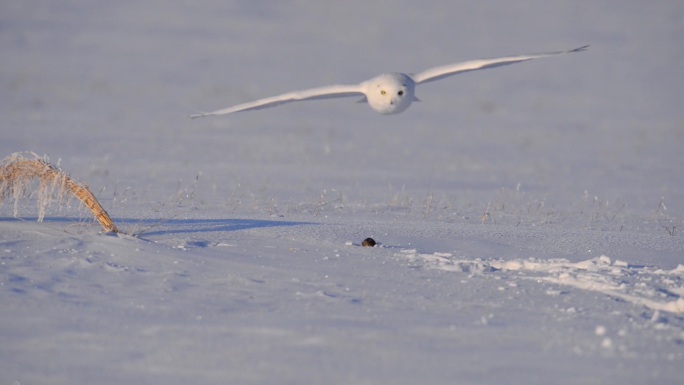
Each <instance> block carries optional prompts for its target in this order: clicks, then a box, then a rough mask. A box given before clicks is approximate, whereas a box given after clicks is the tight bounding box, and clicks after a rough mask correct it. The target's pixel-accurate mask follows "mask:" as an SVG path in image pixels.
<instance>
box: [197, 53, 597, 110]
mask: <svg viewBox="0 0 684 385" xmlns="http://www.w3.org/2000/svg"><path fill="white" fill-rule="evenodd" d="M588 47H589V46H588V45H585V46H583V47H579V48H575V49H571V50H569V51H558V52H546V53H539V54H531V55H518V56H507V57H500V58H495V59H481V60H469V61H465V62H460V63H455V64H448V65H444V66H440V67H434V68H430V69H428V70H425V71H422V72H418V73H415V74H409V75H407V74H403V73H398V72H390V73H385V74H382V75H378V76H376V77H374V78H372V79H369V80H366V81H364V82H361V83H359V84H350V85H333V86H326V87H319V88H310V89H307V90H302V91H293V92H288V93H286V94H282V95H278V96H273V97H270V98H264V99H259V100H255V101H253V102H247V103H242V104H238V105H236V106H232V107H228V108H224V109H221V110H217V111H214V112H206V113H201V114H197V115H191V116H190V117H191V118H200V117H203V116H215V115H226V114H232V113H233V112H240V111H249V110H258V109H261V108H267V107H273V106H276V105H278V104H284V103H290V102H297V101H301V100H316V99H331V98H341V97H346V96H359V95H361V96H363V97H364V98H363V99H362V100H361V101H362V102H368V104H369V105H370V108H372V109H373V110H374V111H376V112H378V113H380V114H383V115H390V114H398V113H400V112H402V111H404V110H406V109H407V108H409V106H410V105H411V103H413V102H414V101H417V100H418V98H416V95H415V90H416V85H418V84H422V83H427V82H431V81H434V80H439V79H444V78H446V77H448V76H452V75H456V74H458V73H461V72H467V71H475V70H481V69H485V68H494V67H499V66H503V65H508V64H513V63H519V62H523V61H527V60H532V59H539V58H543V57H550V56H557V55H564V54H567V53H572V52H581V51H584V50H586V49H587V48H588Z"/></svg>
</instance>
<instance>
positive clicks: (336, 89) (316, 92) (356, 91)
mask: <svg viewBox="0 0 684 385" xmlns="http://www.w3.org/2000/svg"><path fill="white" fill-rule="evenodd" d="M363 94H364V88H363V86H362V85H361V84H355V85H334V86H326V87H318V88H310V89H306V90H301V91H293V92H288V93H286V94H282V95H278V96H272V97H270V98H264V99H259V100H255V101H253V102H247V103H242V104H238V105H236V106H232V107H228V108H224V109H222V110H216V111H213V112H205V113H201V114H196V115H190V117H191V118H201V117H204V116H215V115H226V114H232V113H233V112H239V111H249V110H258V109H261V108H268V107H273V106H277V105H279V104H285V103H291V102H297V101H301V100H316V99H332V98H341V97H345V96H354V95H363Z"/></svg>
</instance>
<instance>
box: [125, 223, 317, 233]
mask: <svg viewBox="0 0 684 385" xmlns="http://www.w3.org/2000/svg"><path fill="white" fill-rule="evenodd" d="M114 222H115V223H116V224H117V226H119V228H120V229H121V228H124V229H125V228H129V229H130V230H132V232H133V234H135V235H140V236H144V237H148V236H155V235H168V234H192V233H211V232H228V231H240V230H249V229H263V228H269V227H283V226H302V225H313V224H315V223H312V222H292V221H278V220H272V221H271V220H261V219H168V220H158V219H157V220H154V219H115V220H114ZM123 231H124V232H126V230H123Z"/></svg>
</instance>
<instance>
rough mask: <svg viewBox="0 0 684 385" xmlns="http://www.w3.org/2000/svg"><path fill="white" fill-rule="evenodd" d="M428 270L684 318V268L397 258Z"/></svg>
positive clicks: (596, 261)
mask: <svg viewBox="0 0 684 385" xmlns="http://www.w3.org/2000/svg"><path fill="white" fill-rule="evenodd" d="M396 255H397V256H401V257H404V258H407V259H409V260H410V261H412V262H417V263H420V264H422V265H423V266H424V267H425V268H428V269H438V270H444V271H451V272H460V273H468V274H471V275H475V274H487V273H496V272H499V271H505V272H517V273H518V277H519V278H521V279H531V280H535V281H537V282H548V283H552V284H556V285H562V286H570V287H573V288H577V289H582V290H588V291H594V292H599V293H603V294H605V295H607V296H610V297H613V298H618V299H621V300H623V301H626V302H629V303H632V304H634V305H637V306H644V307H647V308H649V309H651V310H656V311H667V312H671V313H675V314H683V313H684V298H683V297H682V295H683V294H684V285H683V283H684V265H681V264H680V265H678V266H677V267H676V268H674V269H672V270H663V269H659V268H656V267H650V266H640V265H630V264H628V263H627V262H624V261H622V260H619V259H615V260H611V259H610V257H608V256H605V255H601V256H600V257H596V258H591V259H587V260H584V261H580V262H570V261H568V260H567V259H546V260H545V259H537V258H530V259H514V260H501V259H479V258H475V259H468V258H466V257H454V256H453V255H452V254H451V253H433V254H422V253H419V252H418V251H417V250H415V249H409V250H402V251H401V252H399V253H397V254H396Z"/></svg>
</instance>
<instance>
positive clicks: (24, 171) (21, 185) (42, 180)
mask: <svg viewBox="0 0 684 385" xmlns="http://www.w3.org/2000/svg"><path fill="white" fill-rule="evenodd" d="M33 155H34V159H26V158H24V157H23V156H22V155H21V154H19V153H15V154H12V155H11V156H8V157H7V158H5V159H3V161H2V165H1V166H0V205H1V204H2V202H3V201H4V200H5V199H7V198H10V199H12V200H14V216H17V211H18V203H19V199H21V198H22V197H23V196H24V194H25V192H26V188H27V187H28V186H30V184H31V181H32V180H34V179H37V180H38V221H39V222H40V221H42V220H43V218H44V217H45V208H46V207H47V206H48V205H49V203H50V202H51V201H52V199H53V197H55V196H56V197H57V201H58V202H60V203H61V202H63V201H65V200H66V198H68V196H69V195H73V196H75V197H76V198H78V200H80V201H81V203H83V204H84V205H85V206H86V207H88V208H89V209H90V211H92V212H93V215H94V216H95V219H97V221H98V222H99V223H100V225H102V228H103V229H104V230H105V231H106V232H112V233H118V232H119V229H117V227H116V225H115V224H114V222H112V219H111V218H110V217H109V214H107V212H106V211H105V209H104V208H102V205H100V203H99V202H98V201H97V199H96V198H95V196H94V195H93V193H91V192H90V190H89V189H88V187H87V186H85V185H83V184H81V183H78V182H76V181H75V180H73V179H71V177H70V176H69V175H68V174H67V173H65V172H64V171H61V170H60V169H58V168H57V167H56V166H54V165H52V164H50V163H49V162H48V161H47V159H43V158H40V157H39V156H37V155H36V154H33Z"/></svg>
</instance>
